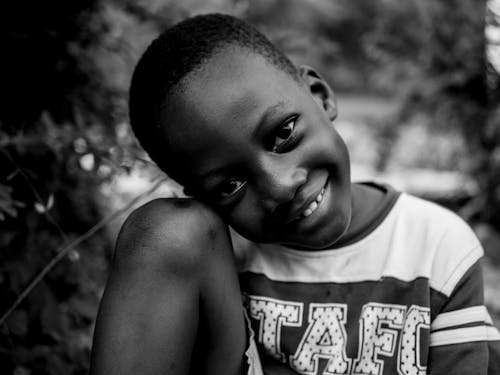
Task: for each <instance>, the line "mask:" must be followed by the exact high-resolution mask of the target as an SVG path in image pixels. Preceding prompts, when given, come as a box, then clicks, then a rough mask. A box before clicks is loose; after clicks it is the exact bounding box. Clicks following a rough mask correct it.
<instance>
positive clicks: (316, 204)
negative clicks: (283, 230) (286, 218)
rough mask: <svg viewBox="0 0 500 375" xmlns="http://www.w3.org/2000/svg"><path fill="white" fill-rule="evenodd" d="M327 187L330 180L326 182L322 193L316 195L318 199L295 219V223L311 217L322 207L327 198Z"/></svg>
mask: <svg viewBox="0 0 500 375" xmlns="http://www.w3.org/2000/svg"><path fill="white" fill-rule="evenodd" d="M327 185H328V180H327V181H326V183H325V186H323V188H322V189H321V190H320V192H319V193H318V194H317V195H316V197H315V198H314V199H313V200H312V201H311V202H310V203H309V204H308V205H307V206H305V207H304V208H303V209H302V210H301V211H300V213H299V214H298V215H297V216H296V217H295V218H294V220H293V221H298V220H303V219H305V218H307V217H309V216H311V215H312V214H313V213H314V212H315V211H316V210H317V209H318V208H319V207H320V206H321V203H322V202H323V198H324V196H325V191H326V187H327Z"/></svg>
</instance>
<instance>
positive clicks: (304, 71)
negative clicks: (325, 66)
mask: <svg viewBox="0 0 500 375" xmlns="http://www.w3.org/2000/svg"><path fill="white" fill-rule="evenodd" d="M299 74H300V77H301V79H302V81H303V82H304V84H305V85H306V87H307V88H308V89H309V91H310V93H311V94H312V96H313V98H314V100H315V101H316V103H318V105H319V106H320V107H321V108H323V110H324V111H325V112H326V114H327V115H328V118H329V119H330V121H333V120H335V119H336V118H337V103H336V100H335V94H334V93H333V90H332V88H331V87H330V85H329V84H328V83H327V82H326V81H325V80H324V79H323V78H322V77H321V76H320V75H319V74H318V72H316V70H314V68H311V67H310V66H307V65H301V66H300V67H299Z"/></svg>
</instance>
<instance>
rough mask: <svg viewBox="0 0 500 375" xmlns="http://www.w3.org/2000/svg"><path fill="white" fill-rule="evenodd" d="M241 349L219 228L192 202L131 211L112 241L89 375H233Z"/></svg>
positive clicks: (238, 308)
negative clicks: (113, 251) (112, 254)
mask: <svg viewBox="0 0 500 375" xmlns="http://www.w3.org/2000/svg"><path fill="white" fill-rule="evenodd" d="M245 349H246V333H245V325H244V318H243V310H242V305H241V297H240V291H239V284H238V279H237V276H236V271H235V267H234V260H233V257H232V248H231V244H230V242H229V237H228V234H227V228H226V226H225V225H224V223H223V222H222V221H221V220H220V219H219V217H218V216H217V215H215V214H214V213H213V212H212V211H210V210H209V209H208V208H207V207H205V206H203V205H202V204H200V203H198V202H196V201H195V200H192V199H189V200H187V199H160V200H155V201H152V202H150V203H148V204H147V205H145V206H143V207H141V208H139V209H138V210H136V211H135V212H134V213H133V214H132V215H131V216H130V217H129V218H128V219H127V221H126V222H125V224H124V226H123V228H122V231H121V233H120V235H119V238H118V241H117V247H116V252H115V258H114V261H113V266H112V269H111V275H110V278H109V280H108V283H107V285H106V290H105V293H104V296H103V299H102V301H101V306H100V310H99V315H98V318H97V324H96V330H95V334H94V344H93V350H92V360H91V374H106V375H114V374H117V375H118V374H124V375H126V374H135V375H137V374H188V373H193V374H231V375H232V374H239V373H241V371H242V369H243V366H244V361H245V359H244V351H245Z"/></svg>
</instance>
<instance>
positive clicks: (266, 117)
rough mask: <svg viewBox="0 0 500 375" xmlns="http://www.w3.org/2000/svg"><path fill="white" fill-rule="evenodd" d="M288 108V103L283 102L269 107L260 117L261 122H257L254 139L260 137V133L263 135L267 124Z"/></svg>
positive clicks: (253, 132)
mask: <svg viewBox="0 0 500 375" xmlns="http://www.w3.org/2000/svg"><path fill="white" fill-rule="evenodd" d="M285 107H286V103H285V102H284V101H283V100H280V101H279V102H278V103H276V104H274V105H272V106H270V107H268V108H267V109H266V110H265V111H264V113H263V114H262V115H261V116H260V119H259V121H258V122H257V126H256V127H255V129H253V131H252V139H256V138H258V137H259V135H260V133H262V129H263V128H264V127H265V125H266V124H268V123H269V122H270V119H272V118H273V117H276V114H277V113H278V112H279V111H280V110H282V109H283V108H285Z"/></svg>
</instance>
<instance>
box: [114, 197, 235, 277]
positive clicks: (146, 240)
mask: <svg viewBox="0 0 500 375" xmlns="http://www.w3.org/2000/svg"><path fill="white" fill-rule="evenodd" d="M227 236H228V234H227V228H226V225H225V224H224V222H223V221H222V220H221V219H220V217H219V216H218V215H217V214H216V213H215V212H214V211H212V210H211V209H210V208H208V207H207V206H205V205H203V204H202V203H200V202H199V201H196V200H194V199H189V198H162V199H155V200H153V201H150V202H149V203H146V204H145V205H143V206H141V207H139V208H138V209H136V210H135V211H134V212H132V213H131V214H130V216H129V217H128V218H127V220H126V221H125V223H124V224H123V226H122V229H121V231H120V234H119V236H118V240H117V245H116V250H115V262H120V261H123V260H126V261H134V262H135V261H140V262H141V263H142V262H148V263H149V262H153V263H155V264H159V265H161V264H164V263H168V264H170V265H173V266H176V267H177V266H189V265H194V263H197V261H199V260H200V259H199V258H200V257H202V256H203V255H204V253H205V252H206V251H207V248H211V247H213V244H214V243H215V242H217V241H218V240H219V239H220V238H221V237H222V238H224V237H227ZM158 262H159V263H158ZM192 263H193V264H192Z"/></svg>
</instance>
